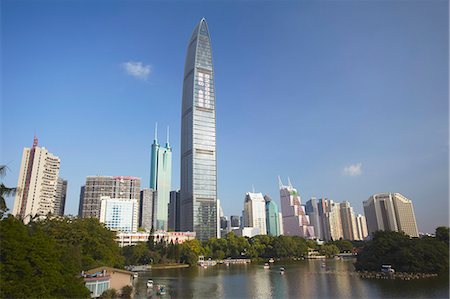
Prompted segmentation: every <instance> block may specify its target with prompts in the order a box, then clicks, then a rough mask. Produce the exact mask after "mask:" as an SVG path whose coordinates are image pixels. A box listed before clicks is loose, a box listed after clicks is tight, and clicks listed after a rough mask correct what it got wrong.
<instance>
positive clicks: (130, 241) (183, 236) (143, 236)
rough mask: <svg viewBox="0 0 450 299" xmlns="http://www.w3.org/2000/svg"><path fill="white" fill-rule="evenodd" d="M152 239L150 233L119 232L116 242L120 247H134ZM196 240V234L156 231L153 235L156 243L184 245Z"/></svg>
mask: <svg viewBox="0 0 450 299" xmlns="http://www.w3.org/2000/svg"><path fill="white" fill-rule="evenodd" d="M149 238H150V233H149V232H118V233H117V235H116V242H117V243H118V244H119V246H120V247H124V246H134V245H137V244H138V243H140V242H147V241H148V239H149ZM193 239H195V232H165V231H156V232H154V233H153V240H154V242H161V241H163V242H166V243H167V244H169V243H173V244H182V243H184V242H186V241H189V240H193Z"/></svg>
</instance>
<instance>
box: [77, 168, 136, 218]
mask: <svg viewBox="0 0 450 299" xmlns="http://www.w3.org/2000/svg"><path fill="white" fill-rule="evenodd" d="M140 192H141V179H140V178H137V177H132V176H88V177H86V184H85V185H84V189H83V188H82V193H83V194H82V198H81V194H80V204H81V205H82V207H80V209H79V210H80V211H81V217H82V218H87V217H94V218H97V219H99V218H100V204H101V202H100V198H101V197H102V196H109V197H110V198H120V199H136V200H138V201H139V197H140Z"/></svg>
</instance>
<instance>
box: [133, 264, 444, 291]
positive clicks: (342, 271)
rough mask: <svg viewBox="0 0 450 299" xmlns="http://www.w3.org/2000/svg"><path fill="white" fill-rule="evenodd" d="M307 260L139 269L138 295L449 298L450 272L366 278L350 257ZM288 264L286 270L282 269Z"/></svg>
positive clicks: (136, 284) (136, 285)
mask: <svg viewBox="0 0 450 299" xmlns="http://www.w3.org/2000/svg"><path fill="white" fill-rule="evenodd" d="M325 263H326V267H323V266H322V262H321V261H319V260H310V261H308V260H306V261H302V262H298V263H292V264H285V263H284V264H282V263H275V264H273V266H272V267H271V269H269V270H266V269H263V266H262V265H257V264H251V265H230V266H228V267H227V266H225V265H217V266H214V267H209V268H207V269H203V268H200V267H191V268H182V269H165V270H151V271H148V272H141V273H139V278H138V279H137V281H136V283H135V287H136V288H137V291H138V294H137V296H136V298H449V281H448V277H441V278H433V279H426V280H415V281H401V280H367V279H361V278H359V277H358V276H357V275H355V273H354V272H353V264H352V261H351V260H348V261H345V260H343V261H341V260H330V261H326V262H325ZM280 267H285V268H286V271H285V274H284V275H281V274H280V272H279V268H280ZM148 279H152V280H153V281H154V283H155V284H164V285H166V289H167V294H166V295H164V296H157V295H156V294H155V293H152V292H147V287H146V283H147V280H148Z"/></svg>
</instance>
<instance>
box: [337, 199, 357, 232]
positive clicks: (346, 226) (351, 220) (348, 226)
mask: <svg viewBox="0 0 450 299" xmlns="http://www.w3.org/2000/svg"><path fill="white" fill-rule="evenodd" d="M339 206H340V213H341V224H342V235H343V238H344V239H345V240H356V234H357V228H356V217H355V213H354V212H353V208H352V207H351V206H350V203H349V202H348V201H344V202H341V203H340V204H339Z"/></svg>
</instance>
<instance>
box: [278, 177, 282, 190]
mask: <svg viewBox="0 0 450 299" xmlns="http://www.w3.org/2000/svg"><path fill="white" fill-rule="evenodd" d="M278 187H280V189H281V188H282V187H283V182H282V181H281V178H280V176H278Z"/></svg>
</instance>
